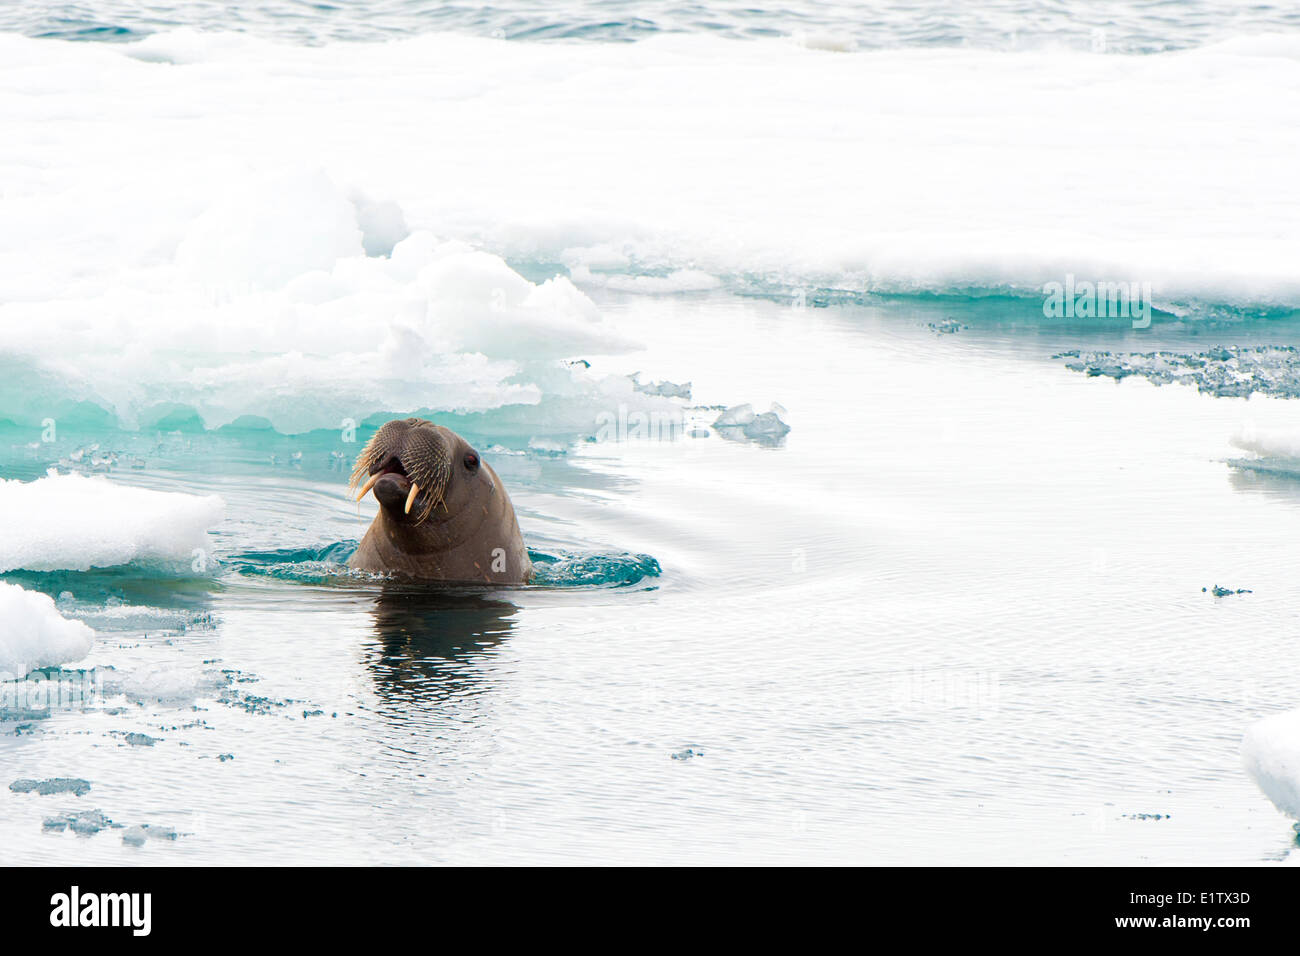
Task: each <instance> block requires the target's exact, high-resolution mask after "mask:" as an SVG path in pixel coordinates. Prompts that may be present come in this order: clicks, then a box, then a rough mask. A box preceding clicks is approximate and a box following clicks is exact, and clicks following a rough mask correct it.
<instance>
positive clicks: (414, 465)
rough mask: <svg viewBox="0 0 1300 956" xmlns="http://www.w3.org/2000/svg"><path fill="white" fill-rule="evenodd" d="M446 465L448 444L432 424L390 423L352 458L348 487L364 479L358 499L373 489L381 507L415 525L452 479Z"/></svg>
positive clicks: (417, 420)
mask: <svg viewBox="0 0 1300 956" xmlns="http://www.w3.org/2000/svg"><path fill="white" fill-rule="evenodd" d="M450 462H451V458H450V454H449V451H448V448H447V441H446V439H445V438H444V437H443V435H442V434H441V432H440V430H439V428H438V426H436V425H434V424H433V422H430V421H425V420H424V419H422V418H407V419H400V420H396V421H391V422H388V423H387V424H385V425H384V426H383V427H382V428H380V429H379V431H378V432H376V433H375V437H374V438H372V439H370V442H369V443H368V444H367V445H366V447H365V448H364V449H363V450H362V452H361V454H360V455H358V456H357V464H356V468H355V469H354V470H353V473H352V485H353V487H356V484H357V483H358V482H359V481H360V480H361V478H362V476H368V477H367V480H366V482H365V484H364V485H362V487H361V490H360V492H359V493H358V494H357V500H358V501H360V500H361V499H362V498H364V497H365V496H366V495H367V494H368V493H369V492H370V491H372V490H373V491H374V493H375V499H376V500H377V501H378V502H379V503H380V505H381V506H383V507H384V508H385V509H387V510H388V511H389V512H391V513H393V514H394V515H395V516H396V515H402V516H406V515H411V517H412V520H414V521H415V522H416V523H417V524H418V523H420V522H423V521H424V520H425V519H426V518H428V517H429V514H430V512H432V511H433V509H434V507H435V506H436V505H437V504H438V502H440V501H442V499H443V495H444V493H445V491H446V488H447V482H448V480H449V479H450V477H451V467H450ZM412 512H414V514H412Z"/></svg>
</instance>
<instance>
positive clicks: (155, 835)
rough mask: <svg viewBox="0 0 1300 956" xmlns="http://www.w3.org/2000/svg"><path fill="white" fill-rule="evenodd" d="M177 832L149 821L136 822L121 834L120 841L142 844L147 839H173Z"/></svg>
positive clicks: (136, 844) (129, 843) (129, 844)
mask: <svg viewBox="0 0 1300 956" xmlns="http://www.w3.org/2000/svg"><path fill="white" fill-rule="evenodd" d="M178 835H179V834H177V832H176V831H175V830H170V829H168V828H166V827H159V826H154V825H153V824H150V823H137V824H136V825H135V826H133V827H129V828H128V829H127V830H126V831H125V832H124V833H123V834H122V842H123V843H125V844H127V845H128V846H144V844H145V843H146V842H147V841H149V840H175V839H176V837H177V836H178Z"/></svg>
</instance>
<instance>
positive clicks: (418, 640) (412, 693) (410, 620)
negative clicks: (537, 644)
mask: <svg viewBox="0 0 1300 956" xmlns="http://www.w3.org/2000/svg"><path fill="white" fill-rule="evenodd" d="M370 610H371V615H372V618H373V623H374V629H375V636H376V637H377V638H378V640H379V645H378V648H377V652H376V654H375V656H374V657H373V658H372V659H371V660H370V661H369V668H370V673H371V675H372V677H373V678H374V683H375V689H376V691H377V693H378V694H379V696H380V698H381V699H383V700H384V701H386V702H390V703H399V704H400V703H424V704H427V703H439V702H442V701H445V700H448V699H450V698H463V697H466V696H469V695H473V694H478V693H481V692H482V690H483V689H484V685H483V683H482V682H481V681H480V680H479V675H478V672H477V668H476V659H477V658H478V657H480V656H481V655H482V654H483V652H484V651H486V650H488V649H490V648H493V647H495V646H497V645H498V644H500V643H501V642H502V641H503V640H505V638H506V637H507V636H508V635H509V633H510V630H511V628H512V627H513V626H514V616H515V615H516V614H517V613H518V611H519V608H518V607H517V606H516V605H514V604H512V603H511V602H509V601H506V600H502V599H500V598H499V597H489V596H487V595H483V594H475V593H473V592H460V593H458V592H454V591H428V590H419V589H415V588H409V587H385V588H384V589H383V590H381V591H380V592H379V594H378V596H377V597H376V598H375V601H374V604H373V606H372V607H371V609H370Z"/></svg>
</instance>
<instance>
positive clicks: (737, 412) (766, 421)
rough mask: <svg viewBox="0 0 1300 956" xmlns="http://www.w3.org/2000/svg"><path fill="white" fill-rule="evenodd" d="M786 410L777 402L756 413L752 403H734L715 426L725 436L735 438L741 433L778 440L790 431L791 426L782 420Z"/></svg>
mask: <svg viewBox="0 0 1300 956" xmlns="http://www.w3.org/2000/svg"><path fill="white" fill-rule="evenodd" d="M784 412H785V409H784V408H782V407H781V406H780V405H777V404H773V405H772V407H771V410H770V411H766V412H762V413H760V414H755V413H754V406H752V405H749V404H745V405H733V406H732V407H731V408H728V409H727V410H726V411H724V412H723V413H722V414H721V415H719V416H718V417H717V419H716V420H715V421H714V422H713V427H714V428H716V429H718V432H719V433H720V434H721V435H722V436H723V437H725V438H735V437H736V433H739V434H741V435H744V436H745V438H750V439H753V440H754V441H758V442H776V441H778V440H779V439H781V438H783V437H784V436H785V435H786V434H787V433H788V432H789V431H790V426H789V425H787V424H786V423H785V422H784V421H782V420H781V415H782V413H784Z"/></svg>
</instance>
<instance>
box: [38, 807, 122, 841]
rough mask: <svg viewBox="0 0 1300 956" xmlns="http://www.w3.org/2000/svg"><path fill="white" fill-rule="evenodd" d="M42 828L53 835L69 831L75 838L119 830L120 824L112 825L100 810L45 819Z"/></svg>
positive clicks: (83, 811)
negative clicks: (102, 831)
mask: <svg viewBox="0 0 1300 956" xmlns="http://www.w3.org/2000/svg"><path fill="white" fill-rule="evenodd" d="M44 827H45V829H46V830H51V831H54V832H55V833H62V832H63V831H64V830H71V831H72V832H73V833H75V834H77V836H94V835H95V834H96V833H98V832H99V831H100V830H108V829H114V830H120V829H121V828H122V824H120V823H114V822H113V821H112V820H110V819H109V818H108V817H107V816H105V815H104V811H102V810H78V811H77V812H76V813H65V814H62V815H60V816H57V817H46V818H45V823H44Z"/></svg>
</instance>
